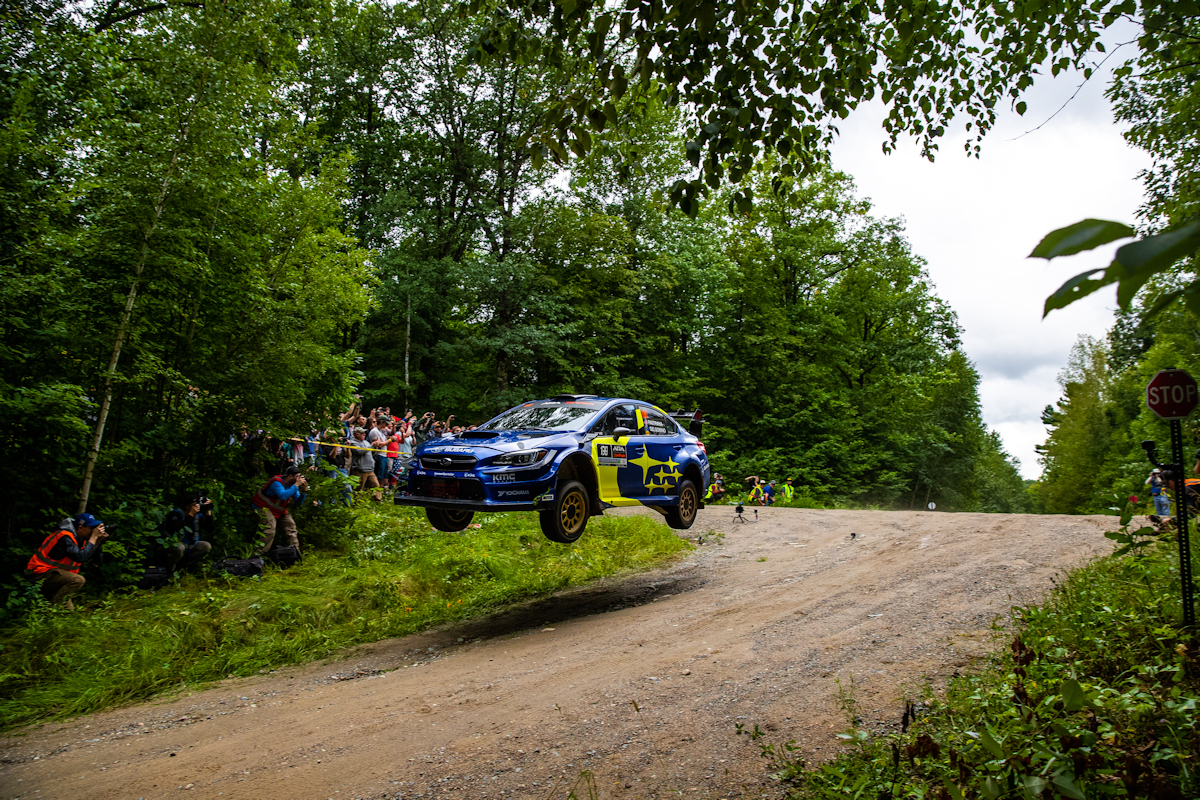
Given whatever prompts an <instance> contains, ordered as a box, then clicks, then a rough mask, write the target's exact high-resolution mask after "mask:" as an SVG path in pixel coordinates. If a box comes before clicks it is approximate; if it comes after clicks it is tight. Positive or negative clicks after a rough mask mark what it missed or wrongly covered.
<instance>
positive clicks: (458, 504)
mask: <svg viewBox="0 0 1200 800" xmlns="http://www.w3.org/2000/svg"><path fill="white" fill-rule="evenodd" d="M393 502H394V503H395V504H396V505H398V506H414V507H416V508H445V509H448V510H453V511H483V512H487V511H537V510H539V509H542V508H549V507H550V505H551V503H552V502H553V498H550V499H549V500H546V499H540V500H538V501H536V502H523V503H502V502H498V501H495V500H492V501H488V500H451V499H449V498H444V497H422V496H419V495H410V494H401V493H400V492H397V493H396V495H395V497H394V498H393Z"/></svg>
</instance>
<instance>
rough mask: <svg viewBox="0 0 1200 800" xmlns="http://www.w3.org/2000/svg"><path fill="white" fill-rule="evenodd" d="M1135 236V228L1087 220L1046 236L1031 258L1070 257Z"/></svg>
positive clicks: (1097, 220)
mask: <svg viewBox="0 0 1200 800" xmlns="http://www.w3.org/2000/svg"><path fill="white" fill-rule="evenodd" d="M1133 235H1134V230H1133V228H1131V227H1129V226H1128V225H1125V224H1123V223H1120V222H1110V221H1108V220H1103V219H1085V220H1083V221H1082V222H1076V223H1075V224H1074V225H1068V226H1067V227H1065V228H1059V229H1058V230H1056V231H1051V232H1050V233H1048V234H1046V237H1045V238H1044V239H1042V241H1040V242H1039V243H1038V246H1037V247H1035V248H1033V252H1032V253H1030V254H1029V257H1030V258H1045V259H1051V258H1057V257H1058V256H1070V255H1074V254H1076V253H1081V252H1083V251H1084V250H1093V249H1095V248H1097V247H1100V246H1101V245H1105V244H1108V243H1109V242H1115V241H1116V240H1117V239H1126V238H1128V237H1130V236H1133ZM1126 246H1128V245H1126Z"/></svg>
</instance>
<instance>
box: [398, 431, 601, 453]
mask: <svg viewBox="0 0 1200 800" xmlns="http://www.w3.org/2000/svg"><path fill="white" fill-rule="evenodd" d="M488 433H491V432H490V431H471V432H470V433H469V434H468V435H467V436H465V437H464V436H443V437H442V438H440V439H430V440H429V441H428V442H426V443H425V444H423V445H421V446H420V447H418V448H417V449H416V454H418V455H421V454H424V453H474V454H476V455H485V454H494V453H512V452H517V451H520V450H536V449H537V448H539V447H554V446H559V447H561V446H563V445H566V444H572V445H573V444H575V443H576V442H578V441H579V437H580V435H581V434H578V433H563V432H561V431H501V432H498V433H496V434H494V435H491V436H486V435H485V434H488Z"/></svg>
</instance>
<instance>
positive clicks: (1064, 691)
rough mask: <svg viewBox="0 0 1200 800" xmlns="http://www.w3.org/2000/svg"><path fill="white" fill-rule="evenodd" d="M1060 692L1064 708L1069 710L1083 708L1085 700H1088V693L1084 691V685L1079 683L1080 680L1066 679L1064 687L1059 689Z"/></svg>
mask: <svg viewBox="0 0 1200 800" xmlns="http://www.w3.org/2000/svg"><path fill="white" fill-rule="evenodd" d="M1059 694H1061V695H1062V699H1063V708H1065V709H1066V710H1067V711H1078V710H1079V709H1081V708H1083V704H1084V701H1086V700H1087V695H1086V694H1084V692H1083V687H1082V686H1080V685H1079V681H1076V680H1065V681H1063V684H1062V688H1061V689H1059Z"/></svg>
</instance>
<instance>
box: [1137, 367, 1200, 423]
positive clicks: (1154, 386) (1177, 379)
mask: <svg viewBox="0 0 1200 800" xmlns="http://www.w3.org/2000/svg"><path fill="white" fill-rule="evenodd" d="M1197 401H1200V391H1198V390H1197V388H1196V379H1195V378H1193V377H1192V376H1191V375H1189V374H1188V372H1187V370H1183V369H1164V370H1160V371H1159V372H1158V374H1157V375H1155V376H1154V377H1153V378H1151V379H1150V383H1148V384H1146V407H1147V408H1149V409H1150V410H1151V411H1153V412H1154V413H1155V414H1158V415H1159V416H1160V417H1162V418H1163V419H1183V418H1184V417H1186V416H1187V415H1189V414H1191V413H1192V412H1193V411H1195V410H1196V403H1197Z"/></svg>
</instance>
